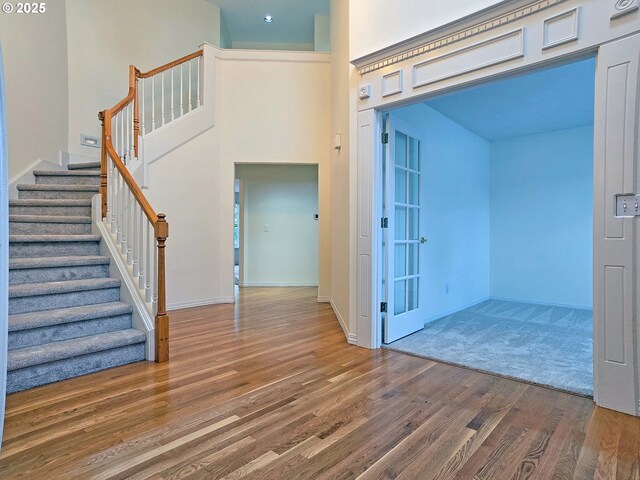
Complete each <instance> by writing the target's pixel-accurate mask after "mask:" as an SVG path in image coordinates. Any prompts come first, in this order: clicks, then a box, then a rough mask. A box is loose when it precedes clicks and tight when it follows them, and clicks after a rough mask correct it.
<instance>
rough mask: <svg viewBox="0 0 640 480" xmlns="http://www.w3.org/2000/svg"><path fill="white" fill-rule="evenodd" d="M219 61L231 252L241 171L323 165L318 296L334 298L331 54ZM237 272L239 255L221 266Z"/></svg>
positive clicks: (244, 54)
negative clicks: (255, 166) (256, 166)
mask: <svg viewBox="0 0 640 480" xmlns="http://www.w3.org/2000/svg"><path fill="white" fill-rule="evenodd" d="M223 57H224V59H223V60H221V61H220V64H219V71H220V73H219V75H220V84H219V85H220V89H219V97H220V116H219V117H218V118H220V119H221V123H220V124H219V127H220V132H221V133H220V134H221V145H220V149H221V153H220V162H221V177H220V181H221V183H220V188H221V197H222V202H223V205H222V212H223V217H222V218H221V219H220V221H221V225H224V226H225V228H226V227H228V228H229V230H228V232H225V233H224V236H223V238H222V241H223V242H224V244H223V249H224V251H228V252H232V251H233V235H232V226H233V180H234V166H235V164H242V163H279V164H313V165H318V190H319V212H318V213H319V215H320V219H319V224H318V228H319V245H318V248H319V252H320V267H319V272H318V297H320V298H326V297H329V295H330V293H329V292H330V284H331V268H330V264H331V211H330V210H331V209H330V202H331V174H330V151H331V135H330V128H329V127H330V105H331V94H330V93H331V92H330V75H331V64H330V61H331V56H330V55H329V54H323V53H314V52H268V51H239V50H233V51H226V52H224V55H223ZM220 268H222V269H223V270H224V271H225V272H230V273H229V275H231V274H232V273H233V258H229V259H225V261H224V264H223V265H221V266H220Z"/></svg>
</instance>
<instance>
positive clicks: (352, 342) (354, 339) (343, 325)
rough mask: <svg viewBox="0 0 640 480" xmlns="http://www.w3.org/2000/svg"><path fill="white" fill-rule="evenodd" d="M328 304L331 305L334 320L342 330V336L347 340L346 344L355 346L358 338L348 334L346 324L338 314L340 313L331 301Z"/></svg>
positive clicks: (353, 334)
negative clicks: (336, 320) (335, 319)
mask: <svg viewBox="0 0 640 480" xmlns="http://www.w3.org/2000/svg"><path fill="white" fill-rule="evenodd" d="M329 303H330V304H331V308H332V309H333V313H334V314H335V316H336V318H337V319H338V323H339V324H340V327H341V328H342V331H343V332H344V336H345V337H346V338H347V343H349V344H350V345H357V343H358V338H357V337H356V334H355V333H351V332H349V329H348V328H347V324H346V322H345V321H344V319H343V318H342V315H341V314H340V311H339V310H338V308H337V307H336V306H335V304H334V303H333V300H329Z"/></svg>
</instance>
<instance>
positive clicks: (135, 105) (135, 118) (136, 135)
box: [131, 65, 140, 158]
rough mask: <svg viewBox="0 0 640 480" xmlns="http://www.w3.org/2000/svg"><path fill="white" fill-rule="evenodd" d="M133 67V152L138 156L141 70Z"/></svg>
mask: <svg viewBox="0 0 640 480" xmlns="http://www.w3.org/2000/svg"><path fill="white" fill-rule="evenodd" d="M131 68H132V69H133V153H134V155H135V156H136V158H138V141H139V137H140V102H139V100H138V75H140V70H138V69H137V68H135V67H134V66H133V65H131Z"/></svg>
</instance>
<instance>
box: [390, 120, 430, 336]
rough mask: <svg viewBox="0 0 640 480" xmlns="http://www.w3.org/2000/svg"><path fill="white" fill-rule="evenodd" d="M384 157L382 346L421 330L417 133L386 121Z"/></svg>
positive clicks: (422, 245)
mask: <svg viewBox="0 0 640 480" xmlns="http://www.w3.org/2000/svg"><path fill="white" fill-rule="evenodd" d="M387 124H388V127H387V133H388V143H387V149H386V155H385V160H386V164H385V174H386V189H385V193H386V195H385V201H384V209H385V211H386V217H387V218H388V226H387V228H386V229H385V235H384V242H385V244H384V247H385V248H384V250H385V254H386V255H385V256H386V265H385V267H386V268H385V282H384V289H385V291H386V303H387V311H386V314H385V316H384V317H383V318H384V329H383V341H384V343H390V342H393V341H395V340H397V339H399V338H402V337H404V336H406V335H409V334H411V333H413V332H416V331H418V330H420V329H421V328H422V327H424V320H425V319H424V314H423V308H422V306H423V302H424V299H423V298H421V296H420V289H421V282H423V281H424V279H423V277H422V276H423V275H424V272H423V269H422V268H421V259H422V254H421V250H422V249H423V248H425V243H426V239H425V238H424V235H425V232H423V231H422V230H423V225H424V219H423V218H422V217H423V213H424V200H423V197H424V195H423V193H424V192H423V190H424V189H423V188H422V186H421V178H422V175H423V174H424V173H423V172H424V165H423V159H422V152H421V147H422V146H421V142H420V140H419V138H420V137H419V136H418V134H417V133H416V132H412V130H411V128H410V127H409V126H407V125H403V124H402V123H401V122H400V121H399V120H398V119H395V118H393V116H389V121H388V122H387Z"/></svg>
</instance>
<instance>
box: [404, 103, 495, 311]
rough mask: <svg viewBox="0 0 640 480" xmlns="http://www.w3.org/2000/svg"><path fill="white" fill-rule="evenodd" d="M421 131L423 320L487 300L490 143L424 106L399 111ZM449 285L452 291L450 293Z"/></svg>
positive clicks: (407, 122)
mask: <svg viewBox="0 0 640 480" xmlns="http://www.w3.org/2000/svg"><path fill="white" fill-rule="evenodd" d="M392 115H394V116H397V117H398V118H400V119H401V120H402V121H404V122H405V123H406V124H408V125H411V126H413V127H414V128H416V129H418V130H419V131H420V132H421V136H422V138H421V140H422V152H423V155H424V156H425V158H426V165H425V169H426V170H425V172H424V176H423V188H426V201H425V203H426V206H425V210H426V211H425V215H424V218H425V222H426V224H425V225H424V227H423V228H422V229H421V230H422V232H421V235H424V236H426V237H427V238H428V239H429V241H428V243H427V244H426V245H424V246H423V247H422V248H421V254H423V255H425V257H424V261H423V262H422V266H423V267H422V268H423V269H425V275H424V279H425V281H424V283H423V285H422V288H421V289H420V298H421V299H423V300H422V301H424V302H425V306H426V310H425V321H430V320H435V319H436V318H439V317H441V316H442V315H444V314H446V313H450V312H454V311H457V310H460V309H462V308H465V307H467V306H470V305H473V304H475V303H478V302H480V301H482V300H484V299H486V298H487V297H488V296H489V225H490V223H489V205H490V204H489V188H488V187H489V155H490V147H489V143H488V142H487V141H485V140H483V139H482V138H480V137H478V136H477V135H475V134H473V133H471V132H469V131H468V130H465V129H464V128H462V127H461V126H460V125H458V124H456V123H454V122H452V121H451V120H449V119H448V118H447V117H445V116H443V115H442V114H440V113H438V112H436V111H435V110H434V109H432V108H430V107H427V106H426V105H424V104H418V105H413V106H411V107H406V108H403V109H401V110H398V111H395V112H393V113H392ZM446 285H448V286H449V291H448V292H447V291H446Z"/></svg>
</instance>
